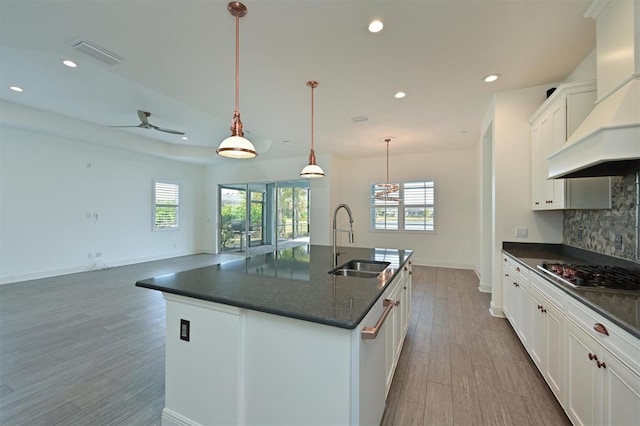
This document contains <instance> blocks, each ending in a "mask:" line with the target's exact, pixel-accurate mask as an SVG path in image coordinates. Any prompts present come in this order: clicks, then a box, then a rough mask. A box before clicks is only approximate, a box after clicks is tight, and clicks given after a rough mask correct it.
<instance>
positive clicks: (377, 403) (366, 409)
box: [355, 297, 389, 425]
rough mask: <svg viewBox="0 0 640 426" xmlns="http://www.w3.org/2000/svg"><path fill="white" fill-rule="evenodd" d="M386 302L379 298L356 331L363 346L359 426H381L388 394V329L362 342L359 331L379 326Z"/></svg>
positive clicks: (360, 365) (360, 355)
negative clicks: (363, 328)
mask: <svg viewBox="0 0 640 426" xmlns="http://www.w3.org/2000/svg"><path fill="white" fill-rule="evenodd" d="M383 300H384V297H383V298H380V300H379V301H378V302H376V305H375V306H374V307H373V308H371V311H369V313H368V314H367V316H365V318H364V319H363V320H362V323H361V326H359V327H358V328H357V329H358V331H357V333H356V336H355V339H357V341H358V342H359V346H360V347H359V352H360V353H359V357H358V361H359V362H358V364H359V367H358V368H359V376H358V377H359V387H358V391H359V396H358V404H359V406H358V424H367V425H368V424H379V423H380V420H381V419H382V413H383V412H384V401H385V399H386V396H387V393H386V392H387V390H388V386H385V384H386V382H385V381H386V380H387V375H386V369H385V362H386V347H387V340H388V339H389V335H388V334H387V333H388V331H389V329H388V328H387V327H384V326H383V327H382V330H381V331H379V332H378V336H377V337H376V338H375V339H363V338H362V337H361V336H360V331H359V330H360V329H361V328H362V327H373V325H374V324H376V322H377V321H378V319H379V318H380V317H381V316H382V313H383V312H384V310H385V306H384V303H383ZM387 320H388V318H387ZM384 325H386V322H385V324H384Z"/></svg>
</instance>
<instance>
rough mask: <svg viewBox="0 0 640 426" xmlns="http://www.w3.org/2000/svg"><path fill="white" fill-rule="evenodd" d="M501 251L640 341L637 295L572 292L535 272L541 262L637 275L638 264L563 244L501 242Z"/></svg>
mask: <svg viewBox="0 0 640 426" xmlns="http://www.w3.org/2000/svg"><path fill="white" fill-rule="evenodd" d="M502 251H503V252H504V253H506V254H509V255H511V256H512V257H514V258H516V259H517V260H518V261H520V262H521V263H522V264H524V265H526V266H527V267H528V268H529V269H530V270H531V271H533V272H534V273H536V274H538V275H540V276H541V277H543V278H545V279H546V280H548V281H549V282H552V283H553V284H555V285H556V286H557V287H559V288H560V289H562V290H563V291H564V292H566V293H568V294H569V295H570V296H571V297H573V298H575V299H577V300H580V301H581V302H582V303H584V304H585V305H587V306H589V307H590V308H592V309H593V310H595V311H596V312H598V313H600V314H601V315H603V316H605V317H606V318H608V319H609V320H611V321H612V322H614V323H615V324H617V325H618V326H620V327H622V328H623V329H625V330H627V331H628V332H629V333H631V334H632V335H634V336H635V337H638V338H640V291H636V292H632V291H626V292H615V291H607V290H602V289H581V288H573V287H571V286H569V285H567V284H565V283H563V282H562V281H560V280H557V279H554V278H553V277H552V276H551V275H549V274H546V273H544V272H542V271H540V270H539V269H538V265H540V264H542V262H550V263H579V264H586V265H605V266H617V267H621V268H625V269H628V270H632V271H635V272H639V271H640V264H638V263H635V262H632V261H628V260H624V259H618V258H615V257H611V256H606V255H602V254H598V253H594V252H590V251H587V250H582V249H578V248H575V247H570V246H566V245H563V244H537V243H511V242H504V243H503V244H502Z"/></svg>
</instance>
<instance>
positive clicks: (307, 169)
mask: <svg viewBox="0 0 640 426" xmlns="http://www.w3.org/2000/svg"><path fill="white" fill-rule="evenodd" d="M307 86H309V87H311V152H310V153H309V164H307V165H306V166H304V168H303V169H302V171H301V172H300V176H301V177H306V178H321V177H324V171H323V170H322V168H320V166H318V165H316V152H315V151H314V149H313V148H314V143H313V129H314V109H313V89H315V88H316V87H318V82H317V81H307Z"/></svg>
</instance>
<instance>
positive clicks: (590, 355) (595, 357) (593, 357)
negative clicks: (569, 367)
mask: <svg viewBox="0 0 640 426" xmlns="http://www.w3.org/2000/svg"><path fill="white" fill-rule="evenodd" d="M589 359H590V360H591V361H593V360H594V359H595V360H596V361H597V360H598V356H597V355H596V354H592V353H591V352H589Z"/></svg>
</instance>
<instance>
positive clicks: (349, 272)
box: [330, 269, 380, 278]
mask: <svg viewBox="0 0 640 426" xmlns="http://www.w3.org/2000/svg"><path fill="white" fill-rule="evenodd" d="M330 272H331V274H333V275H340V276H342V277H358V278H375V277H377V276H378V274H380V272H369V271H356V270H355V269H334V270H331V271H330Z"/></svg>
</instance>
